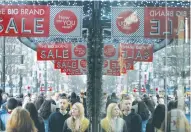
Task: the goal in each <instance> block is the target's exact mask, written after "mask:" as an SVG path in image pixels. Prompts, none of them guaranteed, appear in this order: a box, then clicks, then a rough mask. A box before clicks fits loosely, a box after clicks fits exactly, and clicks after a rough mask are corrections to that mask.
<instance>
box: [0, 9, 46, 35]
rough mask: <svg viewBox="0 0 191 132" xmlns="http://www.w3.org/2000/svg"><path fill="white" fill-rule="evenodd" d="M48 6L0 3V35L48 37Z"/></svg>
mask: <svg viewBox="0 0 191 132" xmlns="http://www.w3.org/2000/svg"><path fill="white" fill-rule="evenodd" d="M49 21H50V8H49V7H48V6H38V5H35V6H31V5H22V6H18V5H0V36H20V37H48V36H49Z"/></svg>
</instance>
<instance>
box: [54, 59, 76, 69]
mask: <svg viewBox="0 0 191 132" xmlns="http://www.w3.org/2000/svg"><path fill="white" fill-rule="evenodd" d="M54 68H55V69H78V60H56V61H55V62H54Z"/></svg>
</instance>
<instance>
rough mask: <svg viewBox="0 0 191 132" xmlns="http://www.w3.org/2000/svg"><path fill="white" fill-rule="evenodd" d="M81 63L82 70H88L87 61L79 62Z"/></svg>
mask: <svg viewBox="0 0 191 132" xmlns="http://www.w3.org/2000/svg"><path fill="white" fill-rule="evenodd" d="M79 62H80V66H81V67H82V68H87V61H86V60H79Z"/></svg>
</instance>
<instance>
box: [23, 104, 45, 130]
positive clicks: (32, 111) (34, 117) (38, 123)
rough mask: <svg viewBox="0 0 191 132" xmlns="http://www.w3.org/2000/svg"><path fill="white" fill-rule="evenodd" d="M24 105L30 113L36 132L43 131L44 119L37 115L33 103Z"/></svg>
mask: <svg viewBox="0 0 191 132" xmlns="http://www.w3.org/2000/svg"><path fill="white" fill-rule="evenodd" d="M24 107H25V109H26V110H27V111H28V112H29V113H30V117H31V119H32V120H33V121H34V124H35V127H36V128H37V129H38V132H45V127H44V121H43V119H42V118H41V117H39V116H38V112H37V109H36V107H35V105H34V104H33V103H27V104H26V105H25V106H24Z"/></svg>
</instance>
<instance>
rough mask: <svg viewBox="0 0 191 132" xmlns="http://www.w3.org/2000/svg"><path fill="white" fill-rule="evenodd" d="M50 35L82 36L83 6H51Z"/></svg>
mask: <svg viewBox="0 0 191 132" xmlns="http://www.w3.org/2000/svg"><path fill="white" fill-rule="evenodd" d="M50 18H51V19H50V36H62V37H82V23H83V19H82V18H83V7H82V6H51V7H50Z"/></svg>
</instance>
